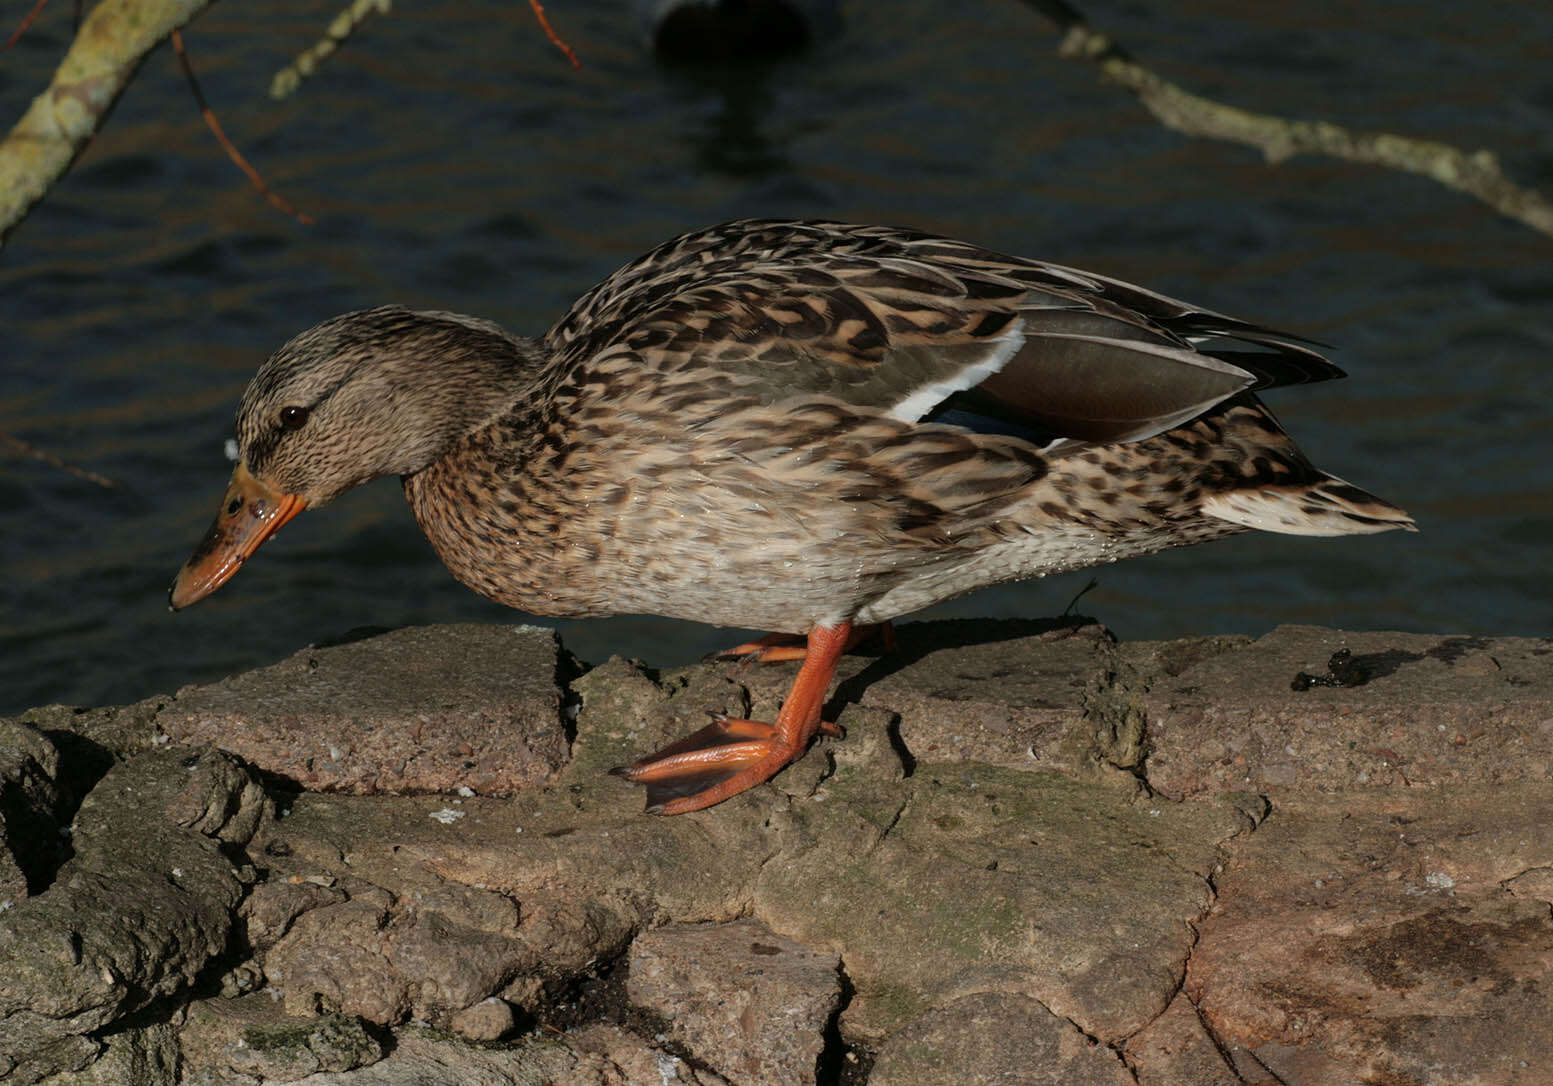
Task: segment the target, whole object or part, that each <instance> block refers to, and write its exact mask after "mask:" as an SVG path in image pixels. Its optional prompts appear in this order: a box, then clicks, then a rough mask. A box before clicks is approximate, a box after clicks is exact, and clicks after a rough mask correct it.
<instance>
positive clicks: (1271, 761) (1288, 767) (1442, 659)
mask: <svg viewBox="0 0 1553 1086" xmlns="http://www.w3.org/2000/svg"><path fill="white" fill-rule="evenodd" d="M1550 653H1553V641H1549V640H1546V639H1536V638H1525V637H1498V638H1477V637H1439V636H1433V635H1427V634H1402V633H1347V632H1343V631H1338V630H1326V629H1320V628H1315V627H1308V626H1281V627H1279V628H1278V629H1276V630H1274V631H1273V632H1272V633H1270V634H1268V635H1267V636H1266V637H1263V638H1261V639H1259V640H1258V641H1256V642H1255V643H1254V644H1251V645H1248V646H1246V647H1244V648H1242V649H1239V650H1238V651H1235V652H1229V653H1224V654H1220V655H1216V656H1213V657H1211V658H1210V659H1207V660H1205V661H1203V662H1201V663H1199V664H1197V665H1195V666H1192V667H1189V668H1186V669H1185V670H1184V671H1181V672H1179V673H1178V674H1175V675H1172V676H1164V677H1161V678H1160V679H1159V680H1157V681H1155V682H1154V683H1153V684H1152V686H1151V689H1150V690H1149V691H1148V693H1147V694H1146V695H1144V697H1143V708H1144V712H1145V713H1146V715H1147V718H1148V743H1149V749H1150V753H1149V758H1148V778H1149V784H1150V785H1151V786H1152V787H1153V788H1155V789H1157V790H1158V791H1160V792H1163V793H1165V794H1166V795H1170V796H1174V797H1177V798H1179V797H1183V796H1190V795H1195V794H1197V793H1200V792H1204V791H1214V790H1219V789H1254V790H1266V791H1287V790H1290V789H1310V788H1315V789H1322V790H1333V789H1342V788H1353V787H1364V788H1389V787H1419V786H1423V785H1438V784H1452V783H1468V782H1473V781H1482V782H1498V781H1521V780H1547V779H1549V778H1550V776H1553V664H1550V663H1549V661H1550V660H1553V655H1550Z"/></svg>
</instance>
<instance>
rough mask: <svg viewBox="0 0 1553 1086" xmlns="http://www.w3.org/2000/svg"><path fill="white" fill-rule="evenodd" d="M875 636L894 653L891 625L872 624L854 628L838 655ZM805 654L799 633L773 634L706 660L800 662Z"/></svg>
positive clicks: (805, 642)
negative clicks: (743, 659) (740, 659)
mask: <svg viewBox="0 0 1553 1086" xmlns="http://www.w3.org/2000/svg"><path fill="white" fill-rule="evenodd" d="M875 634H878V635H879V640H880V641H882V642H883V643H884V651H885V652H894V651H895V624H894V623H891V622H876V623H870V624H869V625H867V626H854V627H853V628H852V632H851V634H849V635H848V636H847V643H846V645H845V646H844V647H843V648H842V650H841V651H842V654H843V655H845V654H846V653H849V652H851V651H852V650H853V649H855V648H857V647H858V646H859V645H861V644H862V643H863V642H865V641H867V640H868V639H869V638H870V637H873V636H874V635H875ZM808 654H809V646H808V638H805V637H803V636H801V635H799V634H783V633H774V634H767V635H766V636H765V637H757V638H756V639H755V640H753V641H746V642H744V643H743V644H742V645H735V646H733V647H732V648H731V649H723V650H722V651H720V652H715V653H713V654H712V655H711V656H710V657H708V659H713V660H728V659H736V658H745V659H748V660H749V662H751V663H759V664H776V663H781V662H782V661H784V660H802V659H803V658H804V657H805V656H807V655H808Z"/></svg>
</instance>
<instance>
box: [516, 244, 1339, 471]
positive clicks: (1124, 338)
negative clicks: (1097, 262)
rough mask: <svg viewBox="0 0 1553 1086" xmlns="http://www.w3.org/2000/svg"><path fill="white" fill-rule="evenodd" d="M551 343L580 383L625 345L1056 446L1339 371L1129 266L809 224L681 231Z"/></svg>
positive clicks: (651, 359)
mask: <svg viewBox="0 0 1553 1086" xmlns="http://www.w3.org/2000/svg"><path fill="white" fill-rule="evenodd" d="M546 345H547V347H548V348H549V349H550V350H551V351H552V352H555V353H556V354H558V355H559V356H560V357H561V358H562V359H563V366H562V369H563V370H566V371H569V372H571V373H572V374H573V379H574V380H577V379H579V378H586V376H587V371H588V370H589V369H590V367H595V366H598V365H599V364H600V363H599V360H600V359H606V358H612V359H615V360H616V361H615V362H614V363H612V364H613V365H618V364H619V357H620V354H621V352H622V351H625V352H628V353H629V354H630V355H631V356H632V357H633V358H634V360H635V361H636V363H637V364H639V365H642V366H646V367H649V368H652V369H656V370H658V371H661V372H662V373H663V374H664V375H666V376H669V375H673V376H678V377H680V378H695V379H697V380H700V381H703V382H704V383H705V387H706V388H707V390H708V394H709V395H714V394H716V395H724V396H728V397H731V398H735V399H739V400H744V401H747V400H748V399H749V398H751V397H753V398H754V399H756V400H757V401H758V402H760V403H762V404H764V405H768V406H776V405H780V404H783V403H786V402H790V401H793V400H795V399H802V398H815V397H823V398H828V399H833V400H838V401H840V402H842V403H844V404H846V405H848V406H851V407H854V408H863V409H867V410H871V411H873V412H876V413H878V414H880V415H885V416H889V417H892V418H895V419H898V420H900V421H903V422H923V421H925V422H940V423H945V424H951V425H956V426H961V427H964V428H967V429H972V430H979V431H984V432H1005V433H1015V434H1018V435H1019V436H1022V437H1026V438H1028V439H1031V440H1036V441H1038V442H1040V443H1042V444H1048V445H1057V446H1071V445H1075V444H1100V443H1113V442H1130V441H1138V440H1142V439H1144V438H1148V437H1151V436H1153V435H1155V434H1158V433H1161V432H1163V431H1165V430H1169V429H1171V428H1173V427H1175V426H1178V425H1180V424H1182V423H1184V422H1186V421H1188V420H1190V419H1192V418H1194V417H1196V416H1197V415H1200V414H1202V413H1203V412H1204V411H1207V410H1208V409H1210V408H1211V407H1213V406H1214V405H1215V404H1218V403H1221V402H1223V401H1224V400H1227V399H1229V398H1230V397H1232V396H1235V395H1237V394H1239V393H1242V392H1247V391H1255V390H1257V389H1261V388H1267V387H1271V386H1275V385H1285V384H1295V383H1302V382H1308V381H1318V380H1326V379H1328V378H1334V377H1341V376H1342V371H1341V370H1339V369H1338V368H1337V367H1336V366H1333V365H1332V364H1331V363H1330V362H1328V361H1327V360H1326V359H1325V358H1324V357H1323V356H1322V355H1321V354H1320V353H1319V352H1318V351H1317V350H1316V349H1315V346H1316V345H1315V344H1313V343H1312V342H1311V341H1308V340H1304V339H1302V338H1300V337H1298V336H1293V335H1289V334H1286V333H1282V332H1277V331H1275V330H1273V329H1270V328H1264V327H1262V326H1260V325H1256V324H1251V323H1248V322H1245V321H1241V320H1237V319H1236V318H1233V317H1228V316H1225V315H1223V314H1220V313H1215V312H1213V311H1211V310H1207V309H1203V308H1201V307H1198V306H1193V305H1191V304H1189V303H1186V302H1182V301H1179V300H1177V299H1174V298H1170V297H1167V296H1166V295H1163V294H1157V293H1155V292H1153V291H1150V290H1146V289H1144V288H1143V287H1138V286H1134V285H1132V284H1129V283H1125V282H1122V281H1120V280H1117V279H1111V278H1108V277H1105V276H1101V275H1095V274H1092V273H1090V272H1085V271H1079V270H1077V269H1074V268H1069V267H1064V266H1062V265H1058V264H1048V263H1043V262H1040V261H1034V260H1024V259H1020V258H1017V257H1010V256H1005V255H1002V254H1000V253H995V252H991V251H989V250H986V249H982V248H979V247H977V246H974V245H968V244H965V243H963V242H958V241H953V240H950V239H947V238H942V237H937V236H934V235H930V234H923V233H917V232H913V231H907V230H898V229H892V228H888V227H874V226H851V225H847V224H844V223H833V222H815V221H779V220H744V221H740V222H733V223H726V224H724V225H722V226H716V227H712V228H710V229H707V230H702V231H698V232H695V233H691V234H686V235H684V236H683V237H680V238H676V239H674V240H673V241H670V242H667V243H666V244H664V245H662V246H659V247H658V248H657V249H654V250H653V251H652V252H650V253H648V254H646V255H645V256H643V257H641V258H640V259H639V260H637V261H635V262H633V263H632V264H629V265H627V266H626V267H624V268H622V269H621V270H620V271H618V272H616V273H615V274H614V275H613V276H611V277H610V278H609V279H606V280H605V281H604V282H603V283H601V284H599V286H597V287H595V288H594V289H593V290H592V291H590V292H589V293H588V294H587V295H585V296H584V297H583V298H582V299H580V300H579V301H578V302H577V304H576V305H575V306H573V308H572V310H571V311H570V312H569V313H568V314H567V315H566V316H565V317H564V318H562V320H561V321H560V322H559V323H558V324H557V325H556V326H555V327H554V328H552V329H551V330H550V332H549V333H548V334H547V336H546ZM606 368H607V367H606Z"/></svg>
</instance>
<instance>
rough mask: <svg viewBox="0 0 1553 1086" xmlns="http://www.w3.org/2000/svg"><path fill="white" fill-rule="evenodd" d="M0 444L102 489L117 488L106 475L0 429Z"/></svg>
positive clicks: (116, 484)
mask: <svg viewBox="0 0 1553 1086" xmlns="http://www.w3.org/2000/svg"><path fill="white" fill-rule="evenodd" d="M0 445H5V446H8V447H10V448H11V449H13V450H14V451H16V452H19V453H21V454H22V455H23V456H30V457H32V458H33V459H34V460H41V461H43V462H44V463H45V464H48V465H50V466H52V467H56V468H59V469H60V470H62V471H68V472H69V473H70V474H71V475H74V476H75V477H76V478H77V479H85V480H86V481H87V482H89V483H96V484H97V485H98V486H100V487H102V488H103V489H104V490H114V489H117V487H118V485H119V484H118V483H116V482H114V481H113V480H112V479H110V478H108V477H107V476H106V475H98V474H97V473H96V472H95V471H87V470H86V469H85V468H78V467H76V466H75V465H74V464H72V463H70V462H68V461H66V460H62V459H60V458H59V457H57V456H55V455H54V454H53V453H51V452H48V451H46V450H44V449H40V448H38V447H37V446H36V445H34V444H32V443H31V442H29V441H23V440H22V439H21V438H19V437H17V436H16V435H14V434H8V433H5V432H4V431H3V430H0Z"/></svg>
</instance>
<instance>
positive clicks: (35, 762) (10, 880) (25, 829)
mask: <svg viewBox="0 0 1553 1086" xmlns="http://www.w3.org/2000/svg"><path fill="white" fill-rule="evenodd" d="M58 778H59V751H58V750H56V749H55V747H54V744H53V743H51V742H49V741H48V739H47V738H46V737H45V736H44V735H43V734H42V733H41V732H39V731H38V730H37V729H36V728H34V727H31V726H30V725H27V724H22V723H19V722H16V721H11V720H0V908H9V907H10V906H11V905H14V904H15V903H16V902H18V901H20V900H22V899H23V898H25V897H26V896H27V894H28V892H29V886H30V887H31V888H33V889H39V890H41V889H42V888H43V887H44V886H46V885H47V883H48V881H49V879H51V878H52V877H53V874H54V868H55V867H56V866H57V865H58V863H59V861H60V860H61V859H62V858H63V855H64V849H63V845H62V842H61V840H60V834H59V828H60V827H59V824H58V822H57V821H56V820H55V811H56V810H57V809H58V806H59V800H60V794H59V785H58V783H57V782H58Z"/></svg>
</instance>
